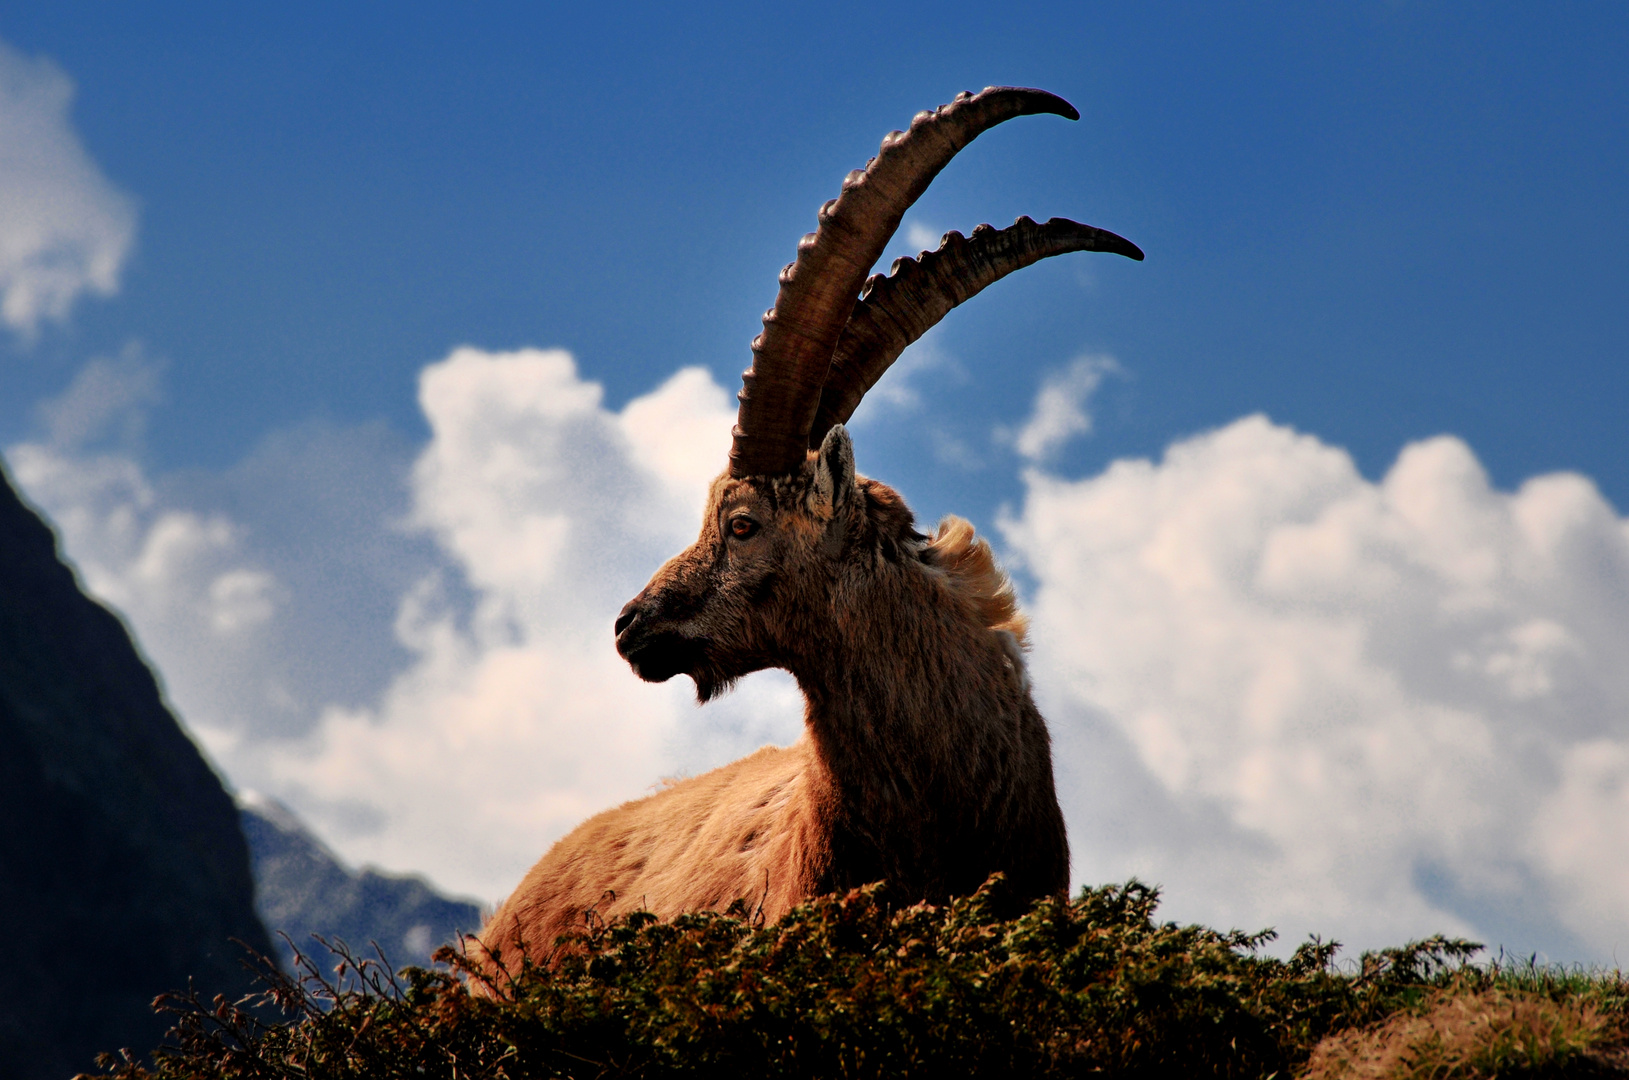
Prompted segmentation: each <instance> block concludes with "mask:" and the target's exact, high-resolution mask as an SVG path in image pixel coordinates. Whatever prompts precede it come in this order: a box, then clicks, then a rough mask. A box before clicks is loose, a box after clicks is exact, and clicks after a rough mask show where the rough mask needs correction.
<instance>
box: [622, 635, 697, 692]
mask: <svg viewBox="0 0 1629 1080" xmlns="http://www.w3.org/2000/svg"><path fill="white" fill-rule="evenodd" d="M617 652H619V653H621V654H622V658H623V659H624V660H626V661H628V664H629V666H630V667H632V668H633V669H634V674H635V675H638V676H639V677H640V678H641V679H644V680H645V681H646V682H667V680H669V679H671V678H673V676H675V675H688V674H690V673H691V672H693V671H695V670H696V669H697V668H698V667H700V666H701V664H702V661H703V659H704V656H703V650H702V646H701V643H700V642H698V641H695V640H693V639H691V638H687V637H681V636H680V635H678V634H658V635H656V636H655V637H653V638H648V639H646V640H644V641H638V642H632V643H625V642H623V641H622V640H620V639H619V640H618V641H617Z"/></svg>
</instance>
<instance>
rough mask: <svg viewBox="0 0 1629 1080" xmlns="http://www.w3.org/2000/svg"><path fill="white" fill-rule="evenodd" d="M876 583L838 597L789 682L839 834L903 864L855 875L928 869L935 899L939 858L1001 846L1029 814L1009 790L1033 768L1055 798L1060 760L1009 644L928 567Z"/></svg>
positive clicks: (896, 572)
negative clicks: (794, 682) (801, 707)
mask: <svg viewBox="0 0 1629 1080" xmlns="http://www.w3.org/2000/svg"><path fill="white" fill-rule="evenodd" d="M879 576H880V580H876V579H873V580H872V581H871V582H868V583H867V586H866V587H865V588H864V589H863V590H859V591H856V590H843V589H840V590H837V591H836V593H835V595H839V596H842V597H844V601H843V604H842V605H841V606H838V605H834V606H833V610H832V611H831V612H830V617H829V618H825V619H820V620H817V622H820V623H823V624H824V625H823V626H822V627H820V628H819V629H817V631H816V633H815V634H814V635H812V636H811V640H809V641H808V642H807V644H806V647H805V648H803V649H800V650H799V652H800V656H799V657H798V662H797V667H795V668H794V669H793V674H794V675H795V676H796V677H797V679H798V682H799V684H800V685H801V686H802V688H803V692H804V695H805V697H806V698H807V700H808V710H807V714H806V719H807V724H808V728H809V734H810V736H811V738H812V739H813V741H814V744H815V747H816V750H817V752H818V753H819V756H820V759H821V762H822V763H823V764H824V766H825V768H826V769H827V771H828V773H829V777H830V782H831V783H832V785H833V787H834V788H835V789H836V791H835V794H836V795H837V796H838V798H837V801H836V803H837V805H838V806H840V807H841V808H842V809H841V814H842V816H843V821H841V822H838V823H837V827H838V828H839V829H840V830H841V829H847V830H849V832H850V833H851V834H852V835H851V836H850V839H851V841H853V844H855V845H858V846H859V847H860V848H863V849H866V850H870V849H872V848H875V849H876V850H878V851H882V852H886V853H887V856H886V857H887V858H889V859H895V858H897V859H898V860H900V861H901V862H903V863H905V864H908V865H903V866H894V865H883V866H876V867H867V866H866V865H864V864H865V859H864V858H859V859H858V862H859V863H860V864H861V865H860V867H859V868H858V869H856V870H855V871H854V874H855V875H857V876H858V877H859V880H860V881H865V880H875V879H877V878H883V877H885V878H888V879H890V880H899V879H900V878H901V877H902V876H904V875H908V874H909V873H912V872H914V871H915V870H917V869H921V870H922V871H923V872H924V873H926V874H927V875H928V876H929V878H930V879H932V880H930V881H928V882H927V883H926V885H925V887H926V888H928V889H929V891H930V892H931V891H932V889H933V881H934V880H938V879H939V878H942V877H944V876H945V875H944V873H942V872H941V870H940V869H935V867H936V865H937V860H939V859H940V854H939V852H940V849H942V848H945V847H946V846H954V845H956V844H963V845H973V846H979V845H984V844H995V843H997V842H998V841H997V839H995V838H994V837H995V834H999V833H1001V832H1002V831H1003V830H1004V829H1007V828H1009V827H1010V826H1011V824H1012V821H1013V818H1014V816H1015V815H1018V816H1022V815H1023V814H1024V813H1027V812H1028V811H1027V810H1025V809H1024V808H1023V807H1020V806H1017V805H1015V802H1014V800H1015V795H1014V793H1015V792H1019V791H1028V790H1031V789H1033V788H1034V787H1035V784H1036V781H1035V779H1034V778H1035V775H1037V770H1038V775H1041V776H1043V777H1044V787H1045V792H1046V798H1047V799H1048V800H1050V799H1051V798H1052V794H1051V785H1052V778H1051V755H1050V751H1049V747H1048V741H1047V736H1046V729H1045V726H1044V724H1043V723H1042V721H1041V719H1040V716H1039V714H1038V713H1037V712H1036V711H1035V707H1034V705H1033V704H1032V703H1031V701H1030V698H1029V693H1028V690H1027V689H1026V687H1025V685H1024V682H1023V672H1022V668H1021V664H1020V663H1019V662H1017V658H1016V657H1015V656H1014V655H1013V650H1012V648H1011V646H1010V645H1009V644H1006V643H1004V641H1003V637H1002V635H999V634H998V633H996V632H995V631H992V630H990V629H989V628H988V627H985V626H982V625H979V624H978V622H977V621H976V619H975V618H974V617H973V614H972V612H971V611H970V610H969V608H968V607H967V606H966V605H964V604H960V603H958V602H956V599H955V598H954V597H952V596H949V595H948V594H947V592H946V589H945V586H944V582H943V581H942V580H940V579H936V578H935V577H934V572H933V571H931V570H929V569H928V568H926V567H921V566H911V565H908V564H907V565H904V566H894V567H890V568H889V571H888V572H885V573H884V574H882V575H879ZM1018 798H1019V800H1020V801H1024V799H1025V797H1018ZM1053 805H1054V806H1055V803H1054V804H1053ZM985 833H989V834H991V835H984V834H985ZM834 849H835V850H837V851H839V852H841V850H842V844H841V843H838V844H835V845H834ZM941 869H942V868H941ZM947 872H948V871H947ZM867 874H870V875H872V876H869V877H868V876H865V875H867ZM979 880H980V881H982V877H980V878H979ZM854 883H858V882H847V883H846V884H854ZM838 884H845V883H844V882H838ZM961 884H963V885H965V883H961ZM977 884H978V882H977V881H975V882H973V883H972V887H976V886H977Z"/></svg>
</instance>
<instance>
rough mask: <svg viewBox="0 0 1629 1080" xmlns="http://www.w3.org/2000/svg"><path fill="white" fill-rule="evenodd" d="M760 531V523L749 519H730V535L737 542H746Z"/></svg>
mask: <svg viewBox="0 0 1629 1080" xmlns="http://www.w3.org/2000/svg"><path fill="white" fill-rule="evenodd" d="M757 531H758V523H757V522H756V521H753V520H752V519H751V518H749V517H734V518H731V519H730V535H731V536H733V537H735V538H736V539H737V540H745V539H746V538H747V537H749V536H751V535H752V534H753V533H755V532H757Z"/></svg>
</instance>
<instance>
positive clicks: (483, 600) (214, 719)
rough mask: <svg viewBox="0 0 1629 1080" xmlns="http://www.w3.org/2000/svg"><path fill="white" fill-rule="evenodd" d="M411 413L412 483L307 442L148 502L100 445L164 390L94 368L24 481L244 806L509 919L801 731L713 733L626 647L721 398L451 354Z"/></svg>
mask: <svg viewBox="0 0 1629 1080" xmlns="http://www.w3.org/2000/svg"><path fill="white" fill-rule="evenodd" d="M420 391H421V392H420V400H421V404H422V406H423V409H424V413H425V416H426V418H427V419H428V421H429V424H430V428H431V438H430V441H429V443H428V444H427V445H425V446H424V447H422V448H420V449H419V451H418V453H417V454H416V455H414V454H412V453H411V452H409V451H408V450H407V448H405V447H404V446H402V445H400V444H399V443H398V442H397V441H395V440H394V439H393V438H392V437H390V436H389V434H388V432H384V431H382V430H380V429H376V428H371V427H363V428H358V429H336V428H331V427H325V426H323V425H308V426H307V427H305V428H303V429H299V430H296V431H291V432H284V433H281V434H277V435H273V436H271V437H269V438H268V439H267V440H266V441H265V442H264V443H263V444H262V445H261V446H260V447H259V448H257V449H256V450H255V451H254V453H252V454H251V455H250V457H249V458H248V459H247V460H245V461H244V462H243V463H241V464H240V465H238V466H236V467H234V468H233V469H230V470H227V471H225V472H224V473H218V474H210V473H198V472H190V473H181V474H176V475H168V476H159V477H153V476H151V475H149V474H148V473H147V472H146V471H145V470H144V469H143V468H142V466H141V465H140V463H139V460H138V455H137V454H136V453H134V452H133V451H131V450H130V449H129V448H128V447H119V446H115V447H112V448H107V447H105V446H104V443H105V442H106V440H107V436H108V435H109V434H110V433H112V434H115V435H116V434H117V433H119V432H123V431H127V430H132V429H139V427H140V424H141V419H142V415H143V413H144V410H145V404H144V402H145V401H147V400H151V399H152V398H153V397H155V396H156V395H157V394H158V393H159V389H158V370H157V365H156V364H152V363H149V362H146V361H142V360H141V359H140V358H139V357H134V358H132V357H126V358H122V359H121V360H119V361H97V362H93V363H92V364H90V365H88V366H87V367H86V368H85V369H84V371H82V372H81V373H80V375H79V376H78V377H77V378H76V379H75V380H74V382H73V384H72V385H71V386H70V387H69V388H68V389H67V390H66V391H64V393H63V394H62V395H61V396H60V397H59V398H57V399H56V400H54V401H51V402H47V403H45V404H44V405H42V406H41V408H40V410H39V416H40V418H41V422H42V426H43V427H44V428H45V429H46V433H47V437H46V438H44V439H41V440H39V441H36V442H30V443H23V444H18V445H15V446H12V447H10V448H9V449H8V451H7V456H8V458H9V460H10V462H11V466H12V471H13V473H14V475H15V476H16V478H17V480H18V481H19V483H20V485H21V486H22V487H23V489H24V490H25V491H26V492H27V494H28V495H29V497H30V498H31V499H32V500H33V501H34V502H35V504H36V505H38V506H40V507H41V508H42V509H44V510H45V511H46V513H47V514H48V516H49V517H50V518H51V519H52V520H53V522H54V523H55V524H56V526H57V528H58V530H59V533H60V534H61V536H62V538H63V543H64V547H65V549H66V551H67V553H68V554H69V556H70V557H71V558H72V559H73V560H74V562H75V563H76V565H77V567H78V569H79V573H80V575H81V578H82V579H83V580H84V581H85V583H86V585H87V587H88V588H90V590H91V591H92V592H93V593H95V594H96V595H98V596H100V597H101V598H103V599H105V600H106V601H108V602H109V603H111V604H113V605H114V606H115V607H117V608H118V609H119V610H120V611H121V612H122V613H123V614H124V615H125V617H126V618H127V619H128V620H129V622H130V623H131V625H132V626H133V627H134V629H135V630H136V633H137V636H138V638H139V640H140V642H141V645H142V647H143V649H144V650H145V651H146V653H147V654H148V655H149V656H150V657H151V658H152V659H153V660H154V661H155V662H156V664H157V666H158V668H159V670H160V671H161V672H162V673H163V676H164V679H165V682H166V688H167V692H168V695H169V697H170V699H171V700H172V701H173V702H174V703H175V704H176V706H177V708H178V711H179V712H180V714H181V715H182V717H183V718H184V720H185V722H186V723H187V724H188V726H189V728H190V729H191V730H192V732H193V733H194V734H195V735H196V736H197V737H199V739H200V740H201V741H202V742H203V744H204V745H205V746H206V747H207V749H208V750H209V751H210V753H211V754H212V756H213V757H214V758H215V760H216V761H217V762H218V763H219V764H220V765H221V766H222V767H223V769H224V770H225V772H226V773H227V775H228V776H230V777H231V778H232V780H233V781H234V782H236V783H237V784H239V785H241V786H244V787H248V788H255V789H260V790H267V791H272V792H275V793H277V795H278V796H279V797H280V798H282V799H284V800H285V801H287V802H289V803H291V804H292V805H294V806H295V808H296V809H298V810H299V811H300V812H301V813H303V814H304V815H305V816H306V817H307V818H308V820H310V821H311V822H312V823H313V824H314V825H315V826H316V827H317V828H318V830H319V831H320V832H321V833H322V834H323V835H324V836H325V837H326V838H327V839H328V840H329V841H330V842H331V843H333V845H334V846H335V847H336V848H337V849H338V850H340V851H341V852H342V853H343V854H345V856H346V857H347V858H349V859H351V860H353V861H355V862H359V863H373V864H378V865H383V866H386V867H391V868H396V869H410V870H416V871H421V872H425V873H428V874H429V875H430V876H431V877H432V878H433V879H434V880H436V881H438V882H440V883H441V884H443V885H444V886H446V887H448V888H452V889H455V890H457V891H460V892H466V893H471V894H474V895H477V896H481V897H484V898H486V899H488V900H496V899H499V898H500V897H501V896H502V895H503V894H504V892H505V891H507V890H508V889H509V888H511V887H513V885H514V884H515V882H517V881H518V880H519V879H520V876H521V875H522V873H524V871H525V869H526V868H527V866H529V865H530V863H531V862H532V861H534V860H535V859H536V858H537V857H538V856H539V855H540V854H541V853H542V852H543V850H544V849H545V848H546V847H547V845H548V843H549V842H551V841H552V840H553V839H555V838H556V837H558V836H559V835H561V834H563V833H564V832H565V831H566V830H567V829H569V828H570V827H571V826H572V825H574V824H576V823H577V822H578V821H580V820H582V819H583V818H584V817H587V816H588V815H589V814H591V813H593V812H595V811H597V810H599V809H603V808H605V807H607V806H610V805H614V804H615V803H617V802H619V801H621V800H624V799H627V798H632V797H635V796H638V795H640V794H642V793H644V792H645V791H646V790H648V789H649V787H650V786H651V785H653V784H655V783H657V782H659V781H660V779H661V778H662V777H664V776H672V775H677V774H683V773H687V772H695V771H700V770H703V769H706V768H710V767H712V766H714V765H718V764H722V763H723V762H725V761H728V760H731V759H732V758H734V757H738V756H740V755H741V754H742V753H744V752H747V751H749V750H751V749H754V748H756V747H757V746H759V745H761V744H762V743H764V742H766V741H778V742H789V741H791V740H792V739H794V738H796V737H797V735H798V733H799V731H800V728H801V722H800V721H801V705H800V700H799V699H798V697H797V695H796V692H795V690H794V689H792V687H791V684H790V681H789V680H787V679H785V678H776V677H774V676H759V677H755V678H753V679H749V680H747V682H746V683H745V684H744V685H743V687H742V688H741V690H740V691H738V692H737V693H736V694H734V695H732V696H730V697H729V698H727V699H726V700H725V701H723V702H719V703H715V704H713V705H710V706H708V707H707V708H706V709H705V710H698V709H697V707H696V706H695V705H694V704H693V702H692V700H691V697H690V693H691V691H690V688H689V684H688V681H687V680H677V681H675V682H674V683H671V684H668V685H664V686H649V685H647V684H644V683H641V682H639V680H638V679H637V678H635V677H634V675H633V674H632V672H631V671H630V670H629V669H628V667H627V665H626V664H625V663H623V662H622V661H621V659H620V658H618V657H617V655H616V652H615V650H614V647H613V645H612V635H611V629H610V628H611V623H612V621H613V620H614V618H615V615H616V612H617V611H618V610H619V609H620V607H621V606H622V604H623V603H624V602H625V601H626V600H627V599H628V598H629V597H631V596H632V595H633V594H634V593H635V592H637V591H638V589H639V588H640V587H641V586H642V585H643V584H644V582H645V581H646V580H647V579H648V577H649V575H650V574H651V573H652V572H653V571H654V570H655V569H656V567H658V566H659V565H661V563H662V562H663V561H664V560H665V559H666V558H667V557H668V556H670V555H672V554H674V553H675V552H676V551H678V550H679V549H680V548H682V547H683V546H684V545H686V544H688V543H689V542H690V541H691V540H693V539H694V538H695V534H696V530H697V528H698V526H699V520H700V517H699V515H700V511H701V507H702V503H703V500H704V498H705V494H706V488H707V484H708V483H709V482H710V481H711V479H712V477H713V476H715V475H716V474H717V472H718V470H719V468H721V467H722V465H723V462H724V460H725V452H726V450H727V449H728V446H729V439H728V432H729V428H730V424H731V423H732V422H733V418H734V417H733V410H732V409H731V408H730V400H729V396H728V395H727V394H726V392H725V391H724V390H723V389H722V388H720V387H719V386H718V385H717V384H716V383H714V382H713V380H712V378H711V376H709V375H708V374H707V373H706V372H705V371H702V370H701V369H687V370H685V371H681V372H679V373H678V374H676V375H675V376H673V377H672V378H671V379H669V380H668V381H667V382H666V383H664V384H663V385H662V386H661V387H659V388H658V389H656V390H655V391H654V392H652V393H650V394H647V395H645V396H643V397H640V398H638V399H635V400H633V401H631V402H629V403H627V404H626V405H625V406H624V407H623V408H622V409H620V410H617V411H612V410H609V409H607V408H605V406H604V405H603V403H602V400H601V396H602V395H601V390H600V387H599V386H598V385H597V384H595V383H592V382H589V381H586V380H583V379H581V378H580V377H579V376H578V374H577V372H576V367H575V364H574V362H573V361H572V358H571V357H570V355H569V354H567V353H564V352H559V351H539V350H524V351H521V352H516V353H499V354H493V353H485V352H481V351H479V350H475V349H460V350H457V351H455V352H454V353H453V354H452V355H451V356H450V357H448V358H447V359H446V360H445V361H443V362H441V363H439V364H434V365H431V366H430V367H428V368H427V369H426V370H425V371H424V373H423V376H422V380H421V388H420ZM121 403H122V404H121ZM681 684H682V685H681Z"/></svg>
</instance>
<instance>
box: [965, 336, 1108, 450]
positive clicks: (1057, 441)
mask: <svg viewBox="0 0 1629 1080" xmlns="http://www.w3.org/2000/svg"><path fill="white" fill-rule="evenodd" d="M1119 370H1120V365H1119V364H1117V363H1116V362H1115V360H1114V358H1113V357H1111V356H1082V357H1079V358H1077V359H1076V360H1075V361H1074V362H1073V363H1071V364H1070V365H1069V366H1068V367H1066V368H1064V369H1063V370H1062V371H1058V372H1054V373H1053V374H1051V375H1049V376H1047V378H1046V379H1045V380H1044V381H1043V382H1042V383H1041V389H1040V390H1038V391H1037V392H1036V394H1035V405H1034V408H1033V409H1032V410H1031V411H1030V416H1029V419H1028V420H1026V421H1025V422H1024V424H1023V426H1022V427H1020V428H1018V429H1017V430H1016V431H1013V430H1010V429H1007V428H1000V429H997V431H996V437H997V440H998V441H1001V442H1007V443H1011V444H1012V447H1013V449H1015V450H1017V451H1018V453H1019V454H1020V456H1022V457H1024V458H1027V459H1028V460H1030V461H1032V462H1041V461H1045V460H1047V459H1048V458H1050V457H1051V456H1052V455H1053V454H1055V453H1057V451H1058V450H1060V449H1062V448H1063V446H1064V444H1065V443H1067V442H1068V441H1069V440H1070V439H1073V438H1075V437H1076V436H1080V435H1088V434H1090V433H1091V430H1092V414H1091V413H1090V412H1089V411H1088V406H1089V404H1090V402H1091V397H1092V394H1093V393H1095V392H1096V390H1097V388H1098V386H1099V385H1101V384H1102V382H1103V378H1104V376H1106V375H1111V374H1113V373H1115V372H1118V371H1119Z"/></svg>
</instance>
